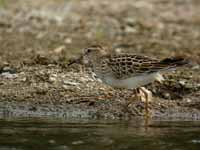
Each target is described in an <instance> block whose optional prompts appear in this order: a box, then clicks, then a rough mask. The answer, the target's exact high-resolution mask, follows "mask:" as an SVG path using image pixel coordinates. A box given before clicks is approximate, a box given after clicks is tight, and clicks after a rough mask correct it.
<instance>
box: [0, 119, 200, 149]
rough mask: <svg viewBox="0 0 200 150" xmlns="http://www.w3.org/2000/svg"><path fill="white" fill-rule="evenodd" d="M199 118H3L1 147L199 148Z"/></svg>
mask: <svg viewBox="0 0 200 150" xmlns="http://www.w3.org/2000/svg"><path fill="white" fill-rule="evenodd" d="M199 148H200V122H198V121H194V122H193V121H149V122H148V125H146V123H144V122H143V121H142V120H132V121H88V120H81V121H80V120H56V119H51V120H50V119H44V118H43V119H42V118H40V119H38V118H37V119H36V118H32V119H30V118H29V119H1V120H0V150H22V149H23V150H24V149H29V150H31V149H37V150H40V149H41V150H46V149H49V150H94V149H95V150H110V149H111V150H112V149H113V150H132V149H133V150H139V149H148V150H196V149H197V150H198V149H199Z"/></svg>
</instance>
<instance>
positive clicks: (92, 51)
mask: <svg viewBox="0 0 200 150" xmlns="http://www.w3.org/2000/svg"><path fill="white" fill-rule="evenodd" d="M106 54H107V53H106V50H105V49H104V48H103V47H102V46H100V45H93V46H90V47H87V48H85V49H83V58H84V59H85V60H86V61H87V62H91V61H94V60H95V61H96V60H98V59H99V58H101V57H103V56H105V55H106Z"/></svg>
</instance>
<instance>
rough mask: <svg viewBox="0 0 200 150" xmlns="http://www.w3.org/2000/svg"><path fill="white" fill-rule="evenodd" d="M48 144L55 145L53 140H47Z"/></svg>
mask: <svg viewBox="0 0 200 150" xmlns="http://www.w3.org/2000/svg"><path fill="white" fill-rule="evenodd" d="M48 142H49V143H50V144H55V143H56V141H55V140H49V141H48Z"/></svg>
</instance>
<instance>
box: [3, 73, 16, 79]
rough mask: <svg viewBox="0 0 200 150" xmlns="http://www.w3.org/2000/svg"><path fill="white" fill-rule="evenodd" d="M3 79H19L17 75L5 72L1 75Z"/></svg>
mask: <svg viewBox="0 0 200 150" xmlns="http://www.w3.org/2000/svg"><path fill="white" fill-rule="evenodd" d="M0 76H2V77H3V78H7V79H15V78H17V74H11V73H9V72H3V73H1V75H0Z"/></svg>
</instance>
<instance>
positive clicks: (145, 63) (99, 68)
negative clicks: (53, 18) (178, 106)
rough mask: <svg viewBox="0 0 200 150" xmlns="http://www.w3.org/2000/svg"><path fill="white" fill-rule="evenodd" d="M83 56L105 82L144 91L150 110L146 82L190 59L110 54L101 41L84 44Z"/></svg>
mask: <svg viewBox="0 0 200 150" xmlns="http://www.w3.org/2000/svg"><path fill="white" fill-rule="evenodd" d="M80 58H81V59H82V58H83V59H85V60H86V61H87V63H89V64H90V65H91V67H92V69H93V71H94V73H95V74H96V75H97V77H98V78H100V79H101V80H102V81H103V82H104V83H106V84H108V85H110V86H112V87H114V88H125V89H136V91H138V92H137V93H138V95H141V94H143V98H144V99H145V110H146V113H147V114H148V102H149V101H151V99H152V95H151V92H150V91H149V90H147V89H145V88H144V87H143V86H144V85H147V84H149V83H151V82H153V81H159V82H160V81H162V80H164V78H163V76H162V74H165V73H166V72H168V71H170V70H174V69H175V68H176V67H180V66H183V65H186V64H187V63H188V61H186V60H185V59H184V58H181V57H170V58H166V59H163V60H159V59H154V58H150V57H147V56H141V55H135V54H130V53H129V54H128V53H120V54H110V53H108V51H106V49H104V48H103V47H102V46H100V45H95V46H91V47H88V48H85V49H84V52H83V55H82V56H81V57H80ZM71 64H72V63H71ZM140 98H141V99H142V97H141V96H140Z"/></svg>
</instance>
